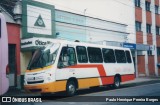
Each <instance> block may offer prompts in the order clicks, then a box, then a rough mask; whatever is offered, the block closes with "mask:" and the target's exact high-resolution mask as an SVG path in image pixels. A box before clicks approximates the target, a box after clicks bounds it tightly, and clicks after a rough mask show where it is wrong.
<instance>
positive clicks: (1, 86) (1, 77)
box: [0, 13, 9, 95]
mask: <svg viewBox="0 0 160 105" xmlns="http://www.w3.org/2000/svg"><path fill="white" fill-rule="evenodd" d="M0 18H1V38H0V63H1V64H0V65H1V66H0V95H2V94H4V93H5V92H6V91H7V90H8V88H9V81H8V78H7V77H6V67H7V64H8V34H7V27H6V21H5V17H4V16H3V15H2V14H1V13H0ZM2 61H3V62H2Z"/></svg>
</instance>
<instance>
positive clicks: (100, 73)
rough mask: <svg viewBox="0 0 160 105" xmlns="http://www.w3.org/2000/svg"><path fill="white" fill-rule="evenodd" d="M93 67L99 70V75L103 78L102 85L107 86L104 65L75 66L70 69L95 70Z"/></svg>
mask: <svg viewBox="0 0 160 105" xmlns="http://www.w3.org/2000/svg"><path fill="white" fill-rule="evenodd" d="M93 67H94V68H97V69H98V72H99V75H100V77H101V81H102V85H105V84H106V83H107V81H108V79H107V78H103V77H106V76H107V75H106V72H105V70H104V67H103V65H74V66H70V67H68V68H93Z"/></svg>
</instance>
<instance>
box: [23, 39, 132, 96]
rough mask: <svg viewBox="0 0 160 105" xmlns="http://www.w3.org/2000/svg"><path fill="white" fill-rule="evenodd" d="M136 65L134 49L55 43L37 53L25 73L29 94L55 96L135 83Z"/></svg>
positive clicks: (25, 85)
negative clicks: (84, 89)
mask: <svg viewBox="0 0 160 105" xmlns="http://www.w3.org/2000/svg"><path fill="white" fill-rule="evenodd" d="M134 78H135V74H134V64H133V59H132V56H131V52H130V49H128V48H120V47H113V46H106V45H96V44H89V43H81V42H70V41H63V40H62V41H60V40H53V43H52V44H50V45H48V46H47V47H44V48H40V49H38V50H36V51H35V53H34V54H33V57H32V58H31V60H30V63H29V65H28V68H27V70H26V72H25V78H24V87H25V90H26V91H28V92H40V93H42V94H45V93H53V92H60V91H66V92H67V94H68V95H70V96H72V95H74V94H75V93H76V90H78V89H82V88H89V87H96V86H101V85H110V84H113V85H114V87H115V88H118V87H119V86H120V83H121V82H124V81H129V80H133V79H134Z"/></svg>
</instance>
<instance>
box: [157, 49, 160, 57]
mask: <svg viewBox="0 0 160 105" xmlns="http://www.w3.org/2000/svg"><path fill="white" fill-rule="evenodd" d="M157 56H160V47H157Z"/></svg>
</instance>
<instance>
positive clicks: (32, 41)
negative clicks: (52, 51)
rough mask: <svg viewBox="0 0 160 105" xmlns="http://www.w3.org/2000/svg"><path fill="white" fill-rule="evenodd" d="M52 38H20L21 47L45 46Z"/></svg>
mask: <svg viewBox="0 0 160 105" xmlns="http://www.w3.org/2000/svg"><path fill="white" fill-rule="evenodd" d="M52 40H53V39H49V38H28V39H22V40H21V49H22V50H23V49H28V48H29V49H32V48H39V47H42V46H46V45H47V44H50V43H52Z"/></svg>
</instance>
